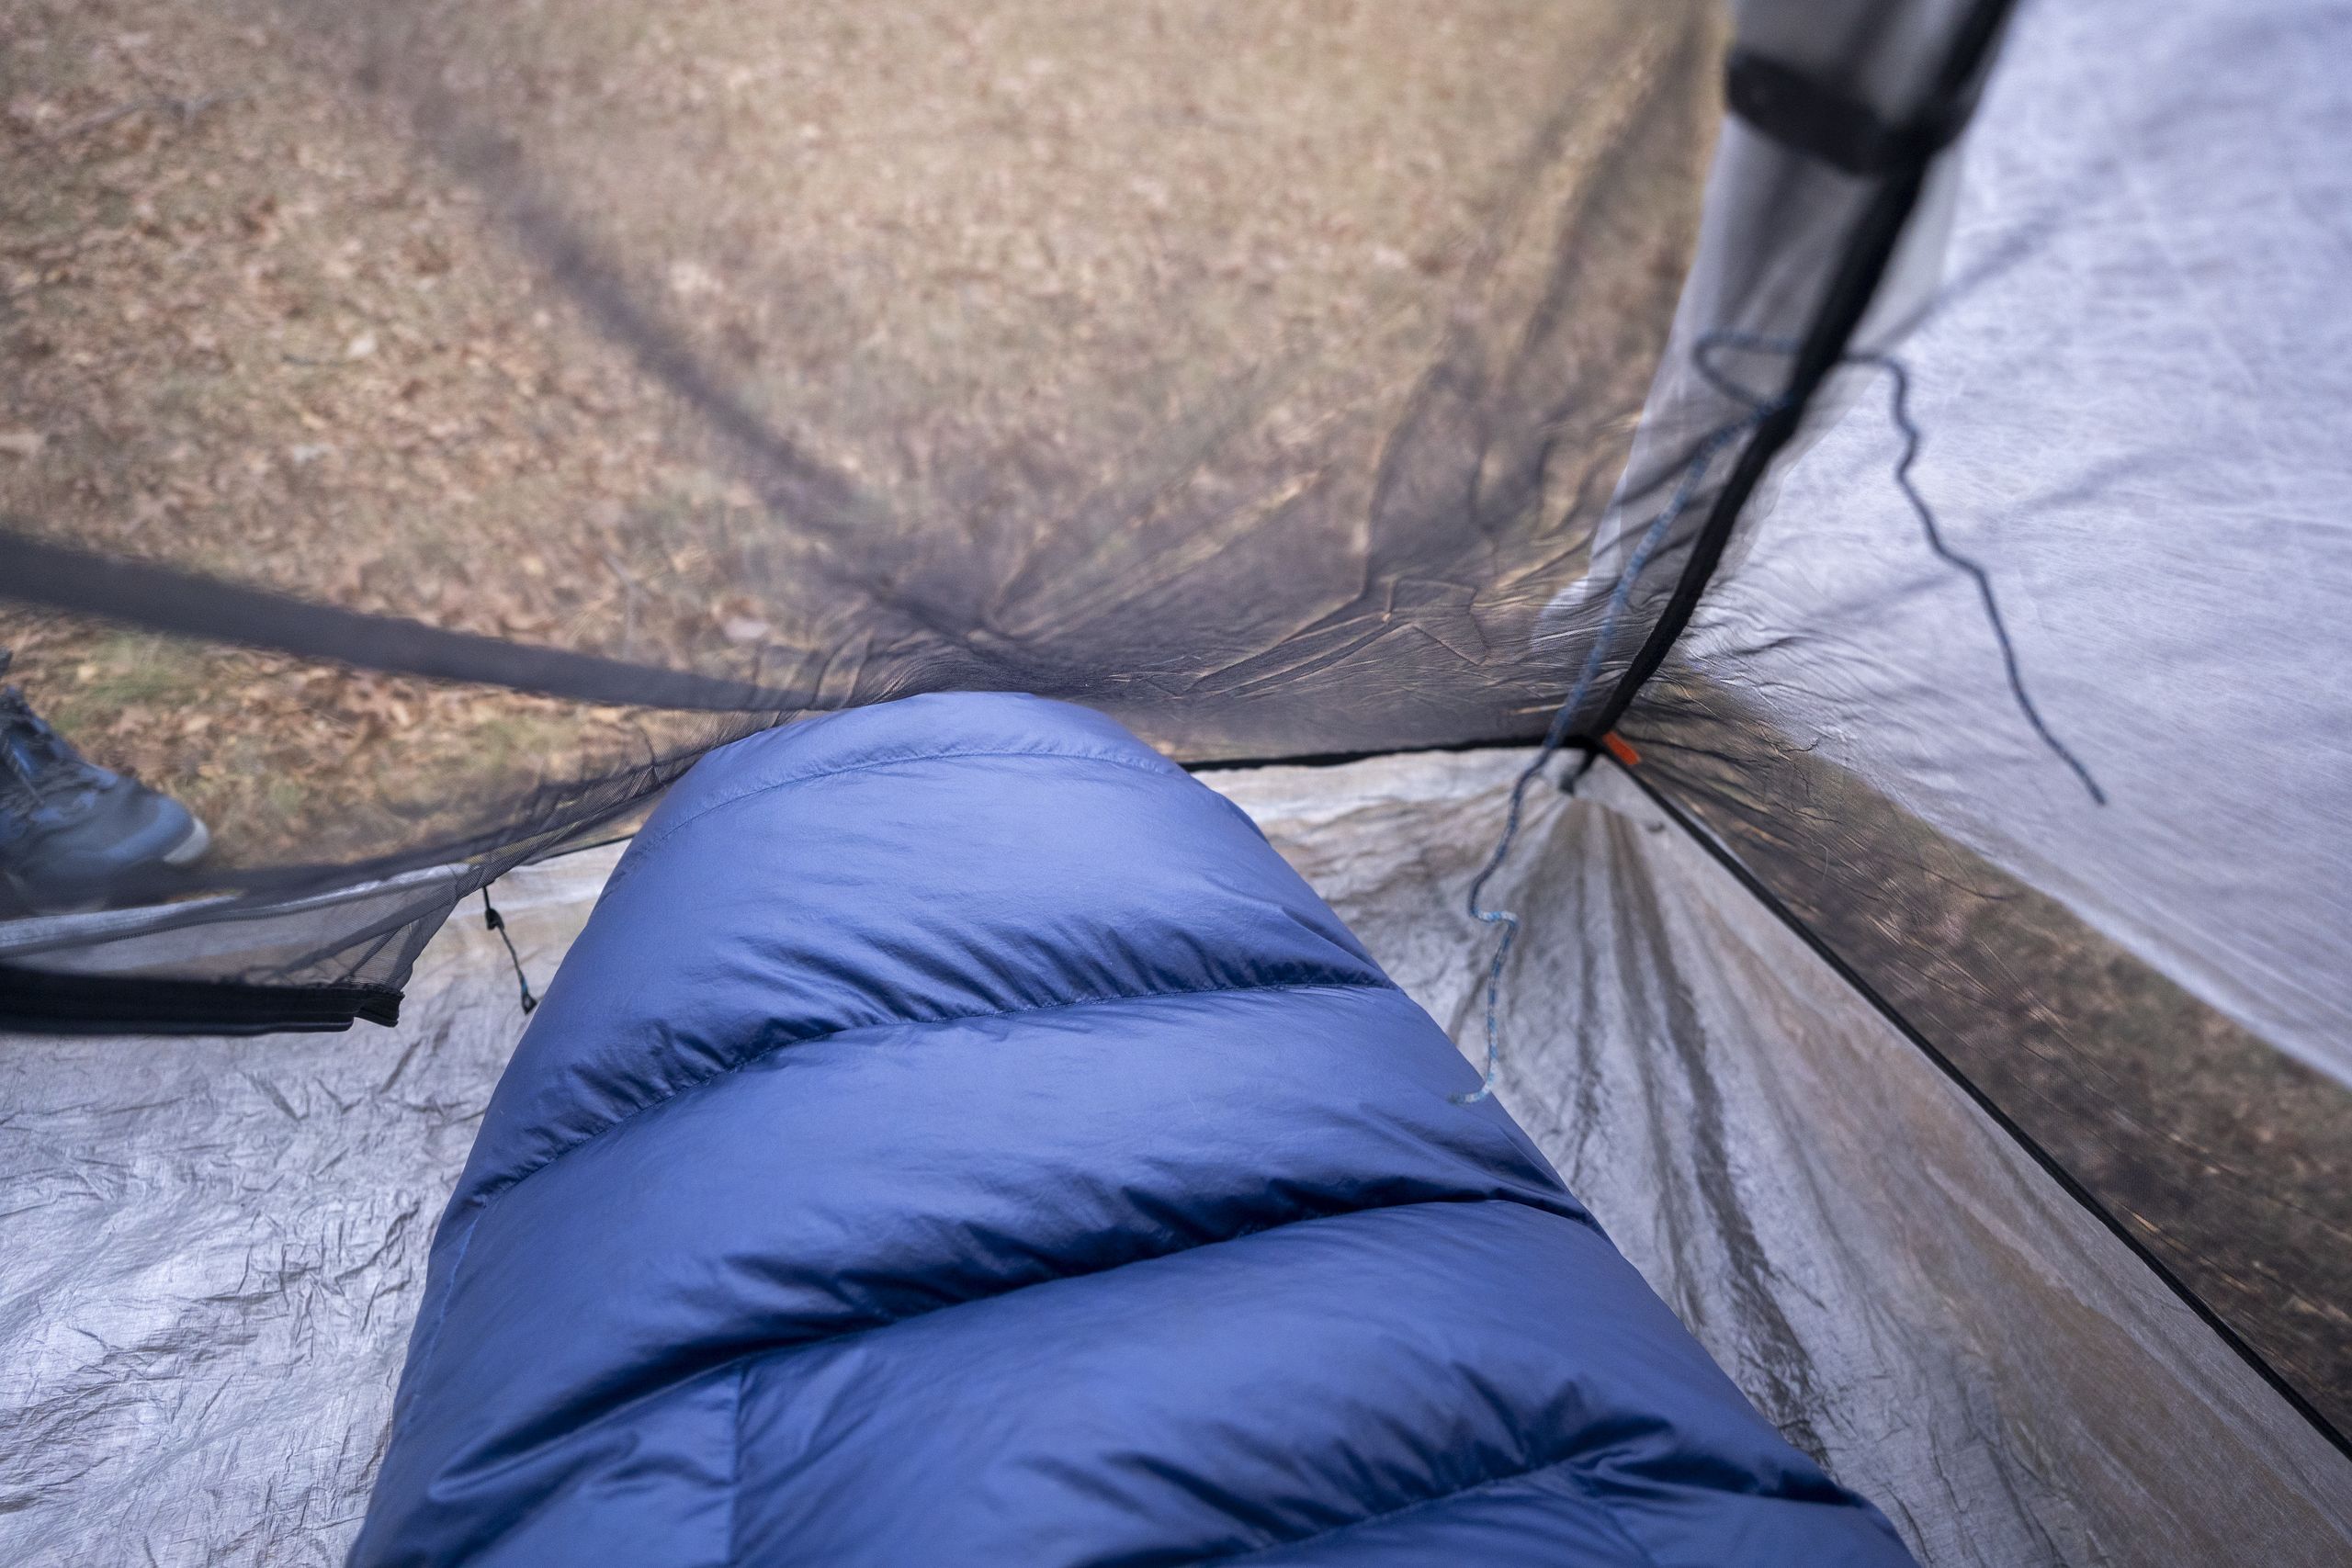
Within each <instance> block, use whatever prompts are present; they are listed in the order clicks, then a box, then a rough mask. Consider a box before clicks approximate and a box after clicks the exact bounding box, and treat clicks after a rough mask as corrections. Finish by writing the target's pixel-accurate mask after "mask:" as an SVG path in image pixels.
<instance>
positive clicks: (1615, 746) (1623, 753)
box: [1600, 729, 1642, 768]
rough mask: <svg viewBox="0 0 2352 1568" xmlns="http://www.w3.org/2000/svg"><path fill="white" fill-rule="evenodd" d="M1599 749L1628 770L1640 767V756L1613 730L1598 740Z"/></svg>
mask: <svg viewBox="0 0 2352 1568" xmlns="http://www.w3.org/2000/svg"><path fill="white" fill-rule="evenodd" d="M1600 749H1601V750H1604V751H1606V752H1608V753H1609V754H1610V755H1611V756H1612V757H1614V758H1616V759H1617V760H1618V761H1621V762H1623V763H1624V764H1625V765H1626V766H1627V767H1629V768H1636V767H1639V766H1641V761H1642V754H1641V753H1640V752H1639V751H1636V750H1634V749H1633V747H1632V746H1630V745H1628V744H1627V743H1626V741H1625V738H1624V737H1623V736H1621V735H1619V734H1618V733H1617V732H1616V731H1615V730H1613V729H1612V730H1611V731H1610V732H1609V733H1608V734H1606V735H1604V736H1602V737H1601V738H1600Z"/></svg>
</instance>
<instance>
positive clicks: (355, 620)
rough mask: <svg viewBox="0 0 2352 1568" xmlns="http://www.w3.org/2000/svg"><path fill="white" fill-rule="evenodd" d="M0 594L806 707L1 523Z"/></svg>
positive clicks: (597, 687) (435, 669)
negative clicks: (51, 538) (71, 543)
mask: <svg viewBox="0 0 2352 1568" xmlns="http://www.w3.org/2000/svg"><path fill="white" fill-rule="evenodd" d="M0 597H6V598H10V599H16V600H19V601H22V602H24V603H26V604H39V605H42V606H44V607H46V608H48V609H51V610H64V611H68V612H71V613H73V614H74V615H96V616H100V617H102V618H104V619H107V620H109V621H116V622H119V623H121V624H123V625H126V626H137V627H139V628H140V629H141V630H142V631H151V632H161V633H163V634H164V635H166V636H170V637H200V638H204V639H207V640H209V641H213V642H226V643H234V644H237V645H239V646H242V647H244V648H257V649H266V650H268V651H270V652H272V653H284V654H289V655H291V656H293V657H294V658H297V659H311V660H324V661H327V662H330V663H335V664H346V665H350V666H353V667H355V668H356V669H361V670H374V671H381V672H382V673H385V674H389V675H419V676H423V677H424V678H426V679H428V680H435V681H464V682H472V683H473V684H476V685H483V686H504V687H507V688H509V689H511V690H514V691H518V692H533V693H537V694H539V695H541V696H548V697H568V698H571V699H573V700H575V701H578V702H587V703H598V704H603V705H608V706H614V707H648V708H673V709H695V710H700V711H705V712H714V713H784V712H791V711H795V710H800V709H806V708H809V707H811V706H814V705H815V704H814V702H813V701H812V699H811V697H810V694H808V693H806V692H788V691H782V690H779V689H777V688H775V687H772V686H761V685H755V684H753V683H752V682H745V681H726V680H720V679H718V678H717V677H715V676H710V675H697V674H695V673H694V672H692V671H684V670H664V669H662V668H660V667H658V666H655V665H650V664H632V663H629V662H628V661H626V660H618V659H605V658H603V657H601V656H599V655H596V654H591V653H572V652H569V651H567V650H565V649H560V648H542V647H537V646H535V645H532V644H529V643H518V642H508V641H506V640H505V639H504V638H503V637H483V636H481V635H479V634H477V633H474V632H457V631H447V630H444V629H443V628H441V627H439V626H426V625H425V624H424V622H422V621H412V620H406V619H403V618H401V617H400V616H396V615H366V614H363V613H361V612H359V611H356V610H342V609H337V608H335V607H334V606H333V605H330V604H311V603H310V602H309V601H308V600H303V599H297V598H294V597H292V596H290V595H288V594H284V593H275V592H269V591H268V590H266V589H260V588H245V587H241V586H239V585H238V584H236V583H232V582H222V581H220V580H219V579H217V578H210V577H205V576H201V575H199V574H198V573H196V572H190V571H181V570H177V569H176V568H174V567H165V566H153V565H150V564H148V563H146V562H143V561H130V560H122V559H119V558H115V557H112V556H103V555H98V554H96V553H94V552H92V551H88V550H78V549H74V548H72V547H68V546H64V545H52V544H48V543H45V542H44V541H41V540H39V539H34V538H29V537H28V536H25V535H23V534H20V533H17V532H14V531H12V530H10V529H8V528H6V526H0Z"/></svg>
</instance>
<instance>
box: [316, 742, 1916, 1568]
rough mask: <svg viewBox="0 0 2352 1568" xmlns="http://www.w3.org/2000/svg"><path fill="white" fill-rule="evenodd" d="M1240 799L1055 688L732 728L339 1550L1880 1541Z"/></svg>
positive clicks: (583, 949) (1830, 1552)
mask: <svg viewBox="0 0 2352 1568" xmlns="http://www.w3.org/2000/svg"><path fill="white" fill-rule="evenodd" d="M1476 1081H1477V1079H1476V1074H1475V1073H1474V1072H1473V1071H1472V1070H1471V1069H1470V1067H1469V1066H1468V1065H1467V1064H1466V1063H1465V1062H1464V1060H1463V1058H1462V1057H1461V1055H1459V1054H1457V1053H1456V1051H1455V1050H1454V1048H1453V1045H1452V1044H1451V1043H1449V1042H1448V1041H1447V1039H1446V1036H1445V1034H1444V1032H1442V1030H1440V1029H1439V1028H1438V1027H1437V1025H1436V1024H1435V1023H1434V1022H1432V1021H1430V1018H1429V1016H1428V1015H1427V1014H1425V1013H1423V1012H1422V1011H1421V1010H1420V1009H1419V1008H1418V1007H1416V1006H1415V1005H1414V1004H1413V1003H1412V1002H1411V1001H1410V1000H1409V999H1408V998H1406V997H1405V995H1404V994H1403V993H1402V992H1400V991H1399V990H1397V987H1395V986H1394V985H1392V984H1391V983H1390V982H1389V980H1388V978H1387V977H1386V976H1384V975H1383V974H1382V973H1381V971H1380V969H1379V967H1378V966H1377V965H1375V964H1374V963H1373V961H1372V960H1371V958H1369V957H1368V956H1367V955H1366V954H1365V953H1364V951H1363V948H1362V947H1361V946H1359V945H1358V944H1357V942H1356V941H1355V939H1354V938H1353V937H1351V935H1349V933H1348V931H1347V930H1346V929H1345V928H1344V927H1343V926H1341V925H1340V921H1339V919H1337V917H1335V916H1334V915H1333V914H1332V913H1331V911H1330V910H1329V909H1328V908H1325V907H1324V905H1323V903H1322V901H1321V900H1319V899H1318V898H1317V897H1316V896H1315V895H1314V893H1313V892H1311V891H1310V890H1309V889H1308V888H1307V886H1306V884H1305V883H1304V882H1302V881H1300V880H1299V878H1298V876H1297V875H1296V874H1295V873H1293V872H1292V871H1291V870H1290V868H1289V867H1288V866H1287V865H1285V864H1284V863H1283V861H1282V859H1281V858H1280V857H1279V856H1277V855H1276V854H1275V853H1274V852H1273V851H1272V849H1271V848H1269V847H1268V846H1267V844H1266V842H1265V840H1264V839H1263V838H1261V836H1260V835H1259V833H1258V831H1257V829H1255V828H1254V827H1253V826H1252V825H1251V824H1250V820H1249V819H1248V818H1246V817H1244V816H1243V815H1242V814H1241V813H1240V812H1239V811H1238V810H1237V809H1236V808H1235V807H1233V806H1231V805H1230V804H1228V803H1227V801H1225V800H1224V799H1223V798H1221V797H1220V796H1218V795H1216V794H1215V793H1213V792H1212V791H1210V790H1208V789H1207V788H1205V787H1204V786H1203V785H1201V784H1197V783H1195V782H1194V781H1193V779H1191V778H1190V777H1188V776H1187V775H1186V774H1185V773H1183V772H1182V770H1181V769H1179V768H1177V767H1175V766H1174V765H1173V764H1171V763H1170V762H1168V761H1165V760H1163V759H1162V758H1160V757H1159V755H1158V754H1156V753H1155V752H1153V751H1152V750H1149V749H1148V748H1147V747H1145V746H1143V745H1142V744H1141V743H1139V742H1138V741H1136V739H1134V738H1133V737H1131V736H1130V735H1128V734H1127V733H1126V732H1125V730H1123V729H1121V728H1119V727H1118V726H1117V725H1115V724H1114V723H1112V722H1111V721H1109V720H1107V719H1105V718H1103V717H1100V716H1096V715H1094V714H1091V713H1089V712H1086V711H1085V710H1082V709H1080V708H1074V707H1069V706H1065V705H1060V704H1056V703H1047V702H1042V701H1038V700H1036V699H1035V698H1028V697H1015V696H954V697H946V696H933V697H917V698H914V699H911V700H910V701H906V702H900V703H894V704H891V705H887V706H881V707H873V708H865V709H862V710H858V711H854V712H850V713H844V714H841V715H838V716H831V717H828V718H822V719H818V720H814V721H811V722H808V723H803V724H797V725H793V726H791V727H788V728H782V729H776V730H772V731H769V732H767V733H765V734H762V735H758V736H755V737H753V738H752V739H747V740H744V741H741V742H739V743H737V744H735V745H733V746H729V747H728V748H726V749H725V750H720V751H718V752H715V753H714V754H712V755H711V756H710V757H708V758H707V759H706V760H705V761H703V762H702V763H701V764H700V765H699V766H697V767H696V768H695V770H694V771H693V772H692V773H690V774H688V775H687V777H686V778H685V779H684V781H683V782H682V783H680V784H678V785H677V787H676V788H675V789H673V791H672V792H671V794H670V795H669V797H668V798H667V799H666V800H665V801H664V802H663V803H662V807H661V808H660V810H659V811H657V812H656V813H655V814H654V816H653V818H652V819H651V820H650V822H648V823H647V825H646V827H645V829H644V831H643V832H641V833H640V834H639V836H638V838H637V840H636V842H635V843H634V844H632V845H631V846H630V848H629V850H628V853H627V854H626V855H625V856H623V857H622V860H621V862H620V864H619V866H618V868H617V869H616V871H615V872H614V874H613V877H612V881H611V885H610V886H608V887H607V888H606V890H605V895H604V897H603V900H602V902H600V903H599V904H598V906H597V908H596V911H595V914H594V917H593V918H592V919H590V920H589V922H588V925H587V928H586V930H585V931H582V933H581V936H580V939H579V941H578V942H577V943H576V944H575V945H574V946H573V948H572V950H571V955H570V956H569V957H567V958H566V959H565V960H564V963H563V967H562V970H561V973H560V975H558V976H557V977H556V979H555V982H554V984H553V985H552V986H551V987H549V989H548V998H547V1002H546V1005H545V1006H544V1007H542V1008H541V1009H540V1010H539V1011H538V1013H537V1017H536V1018H535V1019H534V1020H533V1021H532V1024H531V1027H530V1030H529V1032H528V1033H527V1034H526V1036H525V1037H524V1040H523V1043H522V1045H521V1047H520V1049H519V1050H518V1051H517V1052H516V1054H515V1060H514V1063H513V1065H512V1066H510V1067H509V1068H508V1069H507V1072H506V1076H505V1078H504V1080H503V1082H502V1083H501V1084H500V1085H499V1088H498V1092H497V1094H496V1096H495V1098H494V1099H493V1100H492V1103H491V1107H490V1110H489V1112H488V1114H487V1115H486V1117H485V1118H484V1120H483V1122H482V1127H481V1134H480V1136H479V1138H478V1140H477V1141H476V1143H475V1145H474V1149H473V1155H472V1157H471V1158H470V1159H469V1161H468V1163H467V1167H466V1170H465V1174H464V1176H463V1178H462V1179H460V1181H459V1182H458V1190H457V1193H456V1195H455V1196H454V1197H453V1198H452V1199H451V1201H450V1203H449V1207H448V1210H447V1213H446V1214H445V1215H444V1216H443V1218H442V1221H441V1226H440V1229H439V1231H438V1233H437V1234H436V1235H435V1241H434V1247H433V1255H432V1269H431V1275H430V1280H429V1283H428V1285H427V1288H426V1291H425V1295H424V1303H423V1308H422V1310H421V1312H420V1313H419V1314H418V1318H417V1324H416V1328H415V1334H414V1337H413V1341H412V1343H411V1346H410V1349H409V1359H408V1367H407V1371H406V1372H405V1374H404V1375H403V1377H402V1379H401V1392H400V1398H399V1401H398V1404H397V1407H396V1414H395V1417H394V1425H393V1432H392V1437H391V1440H390V1449H389V1451H388V1452H387V1453H386V1455H385V1457H384V1462H383V1469H382V1472H381V1474H380V1476H379V1480H378V1482H377V1484H376V1492H375V1496H374V1500H373V1503H372V1505H371V1506H370V1507H369V1510H368V1519H367V1522H366V1525H365V1527H364V1528H363V1529H362V1531H361V1533H360V1537H359V1540H358V1542H357V1544H356V1546H355V1548H354V1549H353V1552H352V1562H354V1563H356V1564H366V1565H375V1564H393V1563H459V1562H464V1563H481V1564H492V1563H494V1564H526V1563H527V1564H560V1565H566V1568H569V1565H575V1564H606V1563H610V1564H617V1565H625V1568H689V1565H695V1568H701V1565H710V1568H718V1565H720V1564H741V1565H744V1568H754V1565H757V1568H767V1565H778V1568H780V1565H783V1564H809V1565H825V1568H832V1565H859V1568H862V1565H869V1564H870V1565H888V1568H947V1565H955V1564H966V1563H970V1564H986V1565H991V1568H1057V1565H1063V1564H1081V1563H1083V1564H1095V1565H1102V1568H1109V1565H1113V1564H1117V1565H1121V1568H1145V1565H1148V1564H1177V1563H1195V1562H1248V1563H1251V1564H1258V1565H1263V1568H1274V1565H1276V1564H1280V1565H1283V1568H1293V1565H1299V1568H1303V1565H1306V1564H1347V1565H1351V1568H1361V1565H1365V1564H1400V1565H1401V1564H1417V1565H1418V1564H1476V1565H1485V1568H1514V1565H1519V1564H1526V1565H1530V1568H1532V1565H1535V1564H1542V1565H1544V1568H1574V1565H1581V1564H1610V1565H1612V1568H1615V1565H1625V1568H1679V1565H1683V1564H1689V1565H1692V1568H1699V1565H1706V1568H1724V1565H1728V1564H1755V1565H1758V1568H1767V1565H1770V1568H1779V1565H1783V1564H1785V1565H1790V1568H1795V1565H1798V1564H1803V1565H1804V1568H1829V1565H1832V1564H1861V1563H1867V1564H1888V1565H1895V1564H1905V1563H1908V1562H1910V1559H1909V1557H1908V1556H1907V1555H1906V1553H1905V1551H1904V1549H1903V1547H1902V1546H1901V1544H1900V1543H1899V1542H1898V1540H1897V1539H1896V1537H1895V1535H1894V1532H1893V1530H1892V1529H1890V1528H1889V1527H1888V1525H1887V1523H1886V1521H1885V1520H1884V1519H1883V1517H1880V1515H1879V1514H1878V1513H1877V1512H1876V1510H1874V1509H1872V1508H1871V1506H1869V1505H1868V1504H1866V1503H1864V1502H1862V1501H1860V1499H1859V1498H1857V1497H1855V1496H1854V1495H1851V1494H1849V1493H1848V1492H1845V1491H1843V1490H1841V1489H1840V1488H1839V1487H1838V1486H1837V1485H1836V1484H1834V1483H1831V1482H1830V1481H1829V1480H1828V1479H1827V1478H1826V1476H1825V1475H1824V1474H1823V1473H1822V1472H1821V1471H1820V1470H1819V1469H1818V1468H1817V1467H1816V1466H1815V1465H1814V1464H1813V1463H1811V1462H1810V1461H1807V1460H1806V1459H1805V1458H1804V1457H1803V1456H1802V1455H1800V1454H1799V1453H1797V1452H1796V1451H1795V1450H1792V1449H1791V1448H1790V1447H1789V1446H1788V1445H1787V1444H1786V1443H1785V1442H1783V1441H1782V1440H1781V1438H1780V1437H1779V1436H1778V1435H1777V1434H1775V1433H1774V1431H1773V1430H1772V1428H1771V1427H1770V1426H1769V1425H1767V1424H1766V1423H1765V1422H1764V1421H1763V1420H1762V1419H1761V1418H1759V1417H1758V1416H1757V1414H1756V1413H1755V1411H1754V1410H1752V1409H1751V1408H1750V1407H1749V1406H1748V1404H1747V1402H1746V1401H1745V1400H1744V1399H1743V1398H1742V1397H1741V1396H1740V1394H1739V1393H1738V1391H1737V1390H1736V1389H1735V1388H1734V1387H1733V1386H1732V1384H1731V1383H1730V1382H1728V1381H1727V1380H1726V1379H1725V1378H1724V1375H1723V1374H1722V1372H1720V1371H1717V1370H1716V1368H1715V1367H1714V1365H1713V1363H1712V1362H1711V1361H1709V1359H1707V1356H1706V1354H1705V1353H1704V1352H1703V1351H1702V1350H1701V1349H1700V1348H1699V1347H1698V1345H1697V1344H1696V1343H1695V1342H1694V1341H1693V1340H1692V1339H1691V1337H1690V1336H1689V1335H1688V1334H1686V1333H1685V1332H1684V1331H1683V1329H1682V1327H1681V1326H1680V1325H1679V1324H1678V1323H1677V1322H1676V1321H1675V1320H1674V1318H1673V1317H1672V1316H1671V1315H1670V1314H1668V1312H1667V1310H1666V1308H1665V1307H1664V1306H1663V1305H1662V1304H1661V1303H1659V1302H1658V1301H1657V1298H1656V1297H1654V1296H1653V1295H1652V1294H1651V1293H1650V1292H1649V1291H1648V1290H1647V1288H1646V1287H1645V1286H1644V1284H1643V1283H1642V1281H1641V1280H1640V1278H1639V1277H1638V1276H1637V1275H1636V1274H1635V1273H1634V1270H1633V1269H1631V1268H1630V1267H1629V1266H1628V1265H1627V1264H1626V1263H1625V1262H1624V1261H1623V1259H1622V1258H1619V1256H1618V1255H1617V1253H1616V1251H1615V1250H1614V1249H1613V1248H1612V1247H1611V1246H1610V1244H1609V1242H1608V1240H1607V1239H1606V1238H1605V1237H1604V1236H1603V1235H1601V1233H1600V1230H1599V1229H1598V1228H1597V1227H1596V1226H1595V1224H1593V1221H1592V1219H1591V1217H1590V1216H1589V1215H1588V1214H1587V1213H1585V1211H1584V1209H1583V1208H1582V1207H1581V1206H1580V1205H1579V1204H1578V1203H1577V1201H1576V1199H1575V1198H1573V1197H1571V1196H1570V1195H1569V1194H1568V1192H1567V1190H1566V1189H1565V1188H1564V1187H1563V1186H1562V1185H1561V1183H1560V1180H1559V1179H1558V1177H1556V1176H1555V1174H1554V1173H1553V1171H1552V1169H1551V1168H1550V1167H1549V1166H1548V1165H1547V1164H1546V1163H1545V1162H1544V1158H1543V1156H1541V1155H1540V1154H1539V1153H1538V1152H1537V1151H1536V1149H1535V1147H1534V1145H1532V1144H1531V1143H1530V1142H1529V1140H1528V1138H1527V1137H1526V1135H1525V1134H1523V1133H1521V1131H1520V1129H1519V1128H1518V1127H1517V1126H1516V1125H1515V1124H1514V1123H1513V1122H1511V1120H1510V1117H1509V1116H1508V1115H1506V1114H1505V1113H1504V1112H1503V1111H1501V1109H1500V1108H1499V1107H1498V1106H1496V1105H1495V1104H1493V1103H1492V1102H1487V1103H1485V1104H1478V1105H1467V1106H1465V1105H1457V1104H1455V1103H1453V1101H1452V1100H1450V1099H1449V1098H1448V1096H1449V1095H1451V1094H1453V1093H1457V1092H1460V1091H1463V1090H1465V1089H1470V1088H1473V1087H1475V1085H1476Z"/></svg>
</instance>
